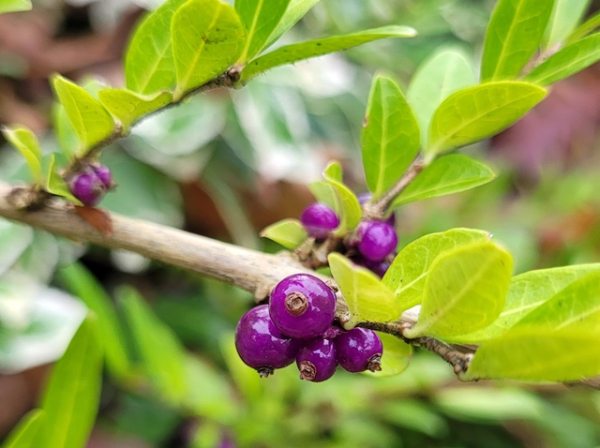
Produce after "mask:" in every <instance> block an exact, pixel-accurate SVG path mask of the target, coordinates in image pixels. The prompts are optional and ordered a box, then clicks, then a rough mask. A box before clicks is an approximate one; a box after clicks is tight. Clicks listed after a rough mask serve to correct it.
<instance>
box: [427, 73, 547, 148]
mask: <svg viewBox="0 0 600 448" xmlns="http://www.w3.org/2000/svg"><path fill="white" fill-rule="evenodd" d="M545 96H546V91H545V90H544V89H542V88H540V87H538V86H536V85H533V84H529V83H525V82H518V81H502V82H491V83H487V84H481V85H478V86H474V87H468V88H466V89H462V90H459V91H458V92H455V93H453V94H452V95H450V96H449V97H448V98H447V99H446V100H445V101H444V102H443V103H442V104H441V105H440V106H439V107H438V108H437V110H436V111H435V114H434V115H433V119H432V120H431V128H430V129H429V147H428V148H427V151H426V152H427V155H428V156H429V157H433V156H435V155H437V154H440V153H442V152H445V151H449V150H451V149H454V148H457V147H459V146H464V145H467V144H469V143H474V142H476V141H478V140H482V139H484V138H486V137H490V136H492V135H494V134H497V133H498V132H500V131H502V130H504V129H505V128H507V127H508V126H510V125H511V124H513V123H514V122H515V121H517V120H518V119H519V118H521V117H522V116H523V115H525V114H526V113H527V112H528V111H529V110H530V109H531V108H532V107H533V106H535V105H536V104H537V103H539V102H540V101H541V100H542V99H543V98H544V97H545Z"/></svg>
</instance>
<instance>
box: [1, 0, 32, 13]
mask: <svg viewBox="0 0 600 448" xmlns="http://www.w3.org/2000/svg"><path fill="white" fill-rule="evenodd" d="M32 8H33V5H32V4H31V0H0V14H2V13H5V12H17V11H29V10H30V9H32Z"/></svg>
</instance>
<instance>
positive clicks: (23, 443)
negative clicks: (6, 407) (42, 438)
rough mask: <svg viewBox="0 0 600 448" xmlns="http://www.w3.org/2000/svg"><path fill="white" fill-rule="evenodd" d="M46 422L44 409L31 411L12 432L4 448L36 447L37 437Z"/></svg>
mask: <svg viewBox="0 0 600 448" xmlns="http://www.w3.org/2000/svg"><path fill="white" fill-rule="evenodd" d="M43 424H44V411H42V410H41V409H33V410H31V411H29V412H28V413H27V414H25V416H24V417H23V418H21V420H20V421H19V423H18V424H17V426H15V427H14V428H13V430H12V431H11V432H10V434H9V435H8V437H7V438H6V440H5V441H4V444H3V445H2V448H36V446H35V445H34V443H35V439H36V437H37V435H38V433H39V431H40V428H41V427H42V425H43Z"/></svg>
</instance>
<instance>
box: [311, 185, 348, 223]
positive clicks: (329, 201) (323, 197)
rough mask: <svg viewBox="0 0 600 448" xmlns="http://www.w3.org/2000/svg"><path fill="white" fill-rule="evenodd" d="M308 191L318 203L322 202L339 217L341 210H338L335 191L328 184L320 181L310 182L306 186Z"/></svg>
mask: <svg viewBox="0 0 600 448" xmlns="http://www.w3.org/2000/svg"><path fill="white" fill-rule="evenodd" d="M308 189H309V190H310V192H311V193H312V194H313V196H314V197H315V198H316V199H317V201H318V202H322V203H323V204H325V205H327V206H328V207H329V208H330V209H332V210H334V211H335V213H336V215H338V216H339V215H340V212H341V210H339V209H338V207H339V203H338V201H337V196H336V194H335V190H334V189H333V187H332V186H331V185H330V184H329V183H328V182H325V181H322V180H317V181H315V182H311V183H310V184H308Z"/></svg>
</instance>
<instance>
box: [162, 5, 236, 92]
mask: <svg viewBox="0 0 600 448" xmlns="http://www.w3.org/2000/svg"><path fill="white" fill-rule="evenodd" d="M171 36H172V37H171V41H172V44H173V59H174V62H175V74H176V75H177V87H176V89H175V93H174V94H173V97H174V99H175V100H179V99H180V98H182V97H183V95H184V94H185V93H187V92H189V91H190V90H193V89H195V88H197V87H200V86H201V85H202V84H204V83H205V82H207V81H210V80H211V79H212V78H214V77H216V76H217V75H220V74H221V73H223V72H224V71H225V70H226V69H228V68H229V67H230V66H231V65H233V63H234V62H235V61H237V60H238V58H239V57H240V54H241V52H242V49H243V46H244V42H245V33H244V27H243V25H242V23H241V22H240V18H239V17H238V15H237V13H236V12H235V10H234V9H233V8H232V7H231V6H230V5H228V4H226V3H223V2H221V1H220V0H190V1H188V2H187V3H185V4H184V5H183V6H182V7H180V8H179V9H178V10H177V11H176V12H175V14H174V15H173V20H172V22H171Z"/></svg>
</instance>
